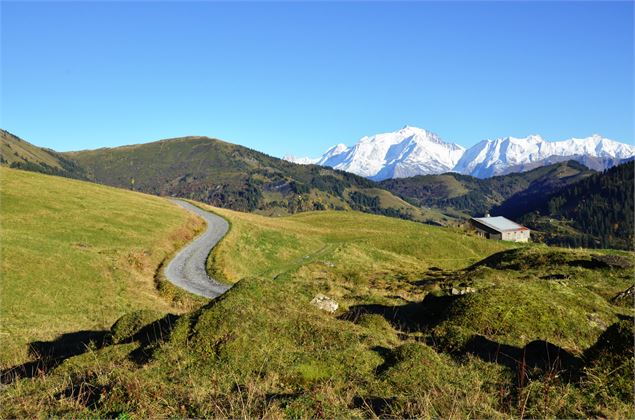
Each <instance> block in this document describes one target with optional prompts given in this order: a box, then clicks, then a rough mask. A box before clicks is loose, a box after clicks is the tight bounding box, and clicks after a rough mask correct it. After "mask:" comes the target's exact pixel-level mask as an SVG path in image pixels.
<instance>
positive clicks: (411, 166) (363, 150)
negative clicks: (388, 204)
mask: <svg viewBox="0 0 635 420" xmlns="http://www.w3.org/2000/svg"><path fill="white" fill-rule="evenodd" d="M633 156H635V147H633V146H631V145H628V144H624V143H619V142H616V141H614V140H610V139H607V138H605V137H603V136H601V135H599V134H594V135H592V136H590V137H585V138H571V139H568V140H562V141H555V142H551V141H547V140H545V139H543V138H542V137H541V136H539V135H537V134H532V135H530V136H527V137H512V136H509V137H501V138H496V139H488V140H483V141H481V142H479V143H477V144H476V145H474V146H472V147H471V148H469V149H467V150H465V148H463V147H462V146H459V145H457V144H453V143H447V142H445V141H444V140H442V139H441V138H440V137H439V136H438V135H436V134H435V133H432V132H430V131H427V130H425V129H423V128H418V127H412V126H408V125H406V126H404V127H402V128H401V129H399V130H397V131H394V132H390V133H381V134H376V135H374V136H364V137H362V138H361V139H360V140H359V141H358V142H357V143H356V144H355V145H354V146H352V147H347V146H346V145H344V144H338V145H335V146H333V147H331V148H330V149H328V150H327V151H326V153H324V155H322V156H321V157H319V158H315V159H310V158H293V157H285V159H287V160H290V161H292V162H296V163H316V164H318V165H323V166H330V167H333V168H335V169H341V170H344V171H348V172H353V173H355V174H358V175H361V176H365V177H368V178H371V179H374V180H382V179H386V178H404V177H409V176H415V175H425V174H438V173H443V172H450V171H453V172H459V173H461V174H466V175H472V176H476V177H479V178H486V177H490V176H494V175H502V174H505V173H509V172H521V171H525V170H529V169H533V168H535V167H538V166H542V165H546V164H550V163H555V162H560V161H564V160H569V159H574V160H577V161H578V162H580V163H582V164H584V165H586V166H588V167H590V168H592V169H596V170H601V169H606V168H608V167H610V166H613V165H615V164H618V163H620V162H622V161H623V160H625V159H630V158H633Z"/></svg>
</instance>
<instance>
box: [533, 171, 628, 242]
mask: <svg viewBox="0 0 635 420" xmlns="http://www.w3.org/2000/svg"><path fill="white" fill-rule="evenodd" d="M634 173H635V163H633V161H631V162H629V163H625V164H622V165H619V166H616V167H613V168H611V169H609V170H607V171H604V172H603V173H598V174H595V175H593V176H590V177H587V178H585V179H583V180H581V181H579V182H576V183H574V184H572V185H571V186H569V188H566V189H562V190H558V191H556V192H555V193H553V194H551V195H549V196H547V197H546V198H545V199H543V200H541V201H537V202H534V203H533V204H532V205H527V206H525V209H524V211H523V214H524V216H523V217H522V221H524V222H525V223H527V224H529V225H532V226H536V227H538V228H542V229H541V230H544V231H545V238H544V239H545V241H546V242H548V243H557V244H566V245H569V246H585V247H599V248H620V249H629V250H630V249H633V240H635V238H634V236H633V232H634V229H635V224H634V223H633V217H634V216H633V214H634V212H635V205H634V198H633V183H634V182H635V181H634V177H633V174H634ZM553 219H556V220H558V221H559V222H560V223H561V224H563V225H565V227H564V228H561V229H560V230H556V229H553V228H551V229H550V228H549V223H551V220H553Z"/></svg>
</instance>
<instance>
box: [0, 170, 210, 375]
mask: <svg viewBox="0 0 635 420" xmlns="http://www.w3.org/2000/svg"><path fill="white" fill-rule="evenodd" d="M0 181H1V183H0V206H1V210H2V221H1V223H2V232H1V247H2V248H1V255H2V258H1V266H0V273H1V276H2V284H1V289H0V295H1V296H2V301H1V303H2V305H1V319H2V327H1V328H2V329H1V331H0V334H1V335H2V343H3V345H2V350H1V352H0V365H4V366H6V365H8V364H15V363H16V362H17V361H20V360H23V359H24V358H26V357H27V355H26V351H27V349H26V343H28V342H30V341H33V340H50V339H52V338H53V337H55V336H56V335H57V334H60V333H63V332H72V331H76V330H81V329H102V328H104V327H107V326H110V325H111V324H112V322H113V321H114V320H115V319H117V317H119V316H121V314H122V313H124V312H126V311H130V310H133V309H137V308H155V309H161V310H164V311H165V310H168V309H170V308H169V307H168V306H167V304H165V303H164V302H163V301H162V300H160V299H159V298H158V295H157V293H156V290H155V288H154V284H153V276H154V271H155V269H156V267H157V265H158V264H159V263H160V262H161V260H162V259H163V258H164V257H165V256H166V254H168V253H169V252H172V250H173V249H175V247H176V246H177V245H178V244H180V243H182V242H183V241H185V240H187V239H188V238H190V237H191V236H192V234H193V232H194V231H195V230H196V229H200V228H201V222H200V221H198V220H197V219H194V218H192V217H191V216H189V215H188V213H186V212H184V211H183V210H181V209H180V208H178V207H177V206H175V205H173V204H172V203H170V202H169V201H167V200H165V199H162V198H158V197H152V196H148V195H144V194H138V193H133V192H129V191H123V190H119V189H114V188H110V187H104V186H99V185H95V184H90V183H86V182H81V181H73V180H68V179H64V178H58V177H51V176H46V175H41V174H36V173H31V172H24V171H18V170H13V169H6V168H0Z"/></svg>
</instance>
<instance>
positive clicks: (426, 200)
mask: <svg viewBox="0 0 635 420" xmlns="http://www.w3.org/2000/svg"><path fill="white" fill-rule="evenodd" d="M634 172H635V169H634V167H633V162H632V161H631V162H630V163H624V164H621V165H618V166H616V167H614V168H611V169H609V170H607V171H604V172H603V173H596V172H594V171H591V170H589V169H588V168H586V167H585V166H584V165H582V164H580V163H577V162H575V161H569V162H562V163H556V164H553V165H549V166H544V167H541V168H537V169H534V170H531V171H528V172H523V173H513V174H509V175H503V176H496V177H492V178H487V179H478V178H473V177H470V176H465V175H459V174H443V175H427V176H417V177H412V178H404V179H391V180H386V181H383V182H382V183H381V185H382V186H383V187H384V188H386V189H388V190H390V191H391V192H393V193H394V194H397V195H399V196H400V197H402V198H404V199H405V200H408V201H409V202H411V203H413V204H415V205H420V206H427V207H433V208H436V209H439V210H440V211H444V212H445V213H447V214H448V215H452V216H454V217H468V216H481V215H483V214H485V213H487V212H490V213H491V214H492V215H495V216H498V215H500V216H505V217H508V218H510V219H512V220H517V221H519V222H520V223H523V224H525V225H526V226H528V227H530V228H531V229H532V230H534V231H535V232H534V233H533V238H534V240H537V241H541V242H545V243H548V244H551V245H559V246H572V247H579V246H583V247H586V248H617V249H626V250H632V249H633V240H634V239H635V238H634V237H633V230H634V229H635V228H634V224H633V212H634V211H635V208H634V204H633V203H634V198H633V188H632V187H633V182H634V181H633V173H634Z"/></svg>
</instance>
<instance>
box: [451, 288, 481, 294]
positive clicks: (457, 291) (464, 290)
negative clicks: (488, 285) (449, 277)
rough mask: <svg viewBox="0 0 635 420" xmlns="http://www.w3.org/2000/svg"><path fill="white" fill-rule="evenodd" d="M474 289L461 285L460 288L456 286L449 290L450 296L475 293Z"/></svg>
mask: <svg viewBox="0 0 635 420" xmlns="http://www.w3.org/2000/svg"><path fill="white" fill-rule="evenodd" d="M475 292H476V289H475V288H473V287H462V288H456V287H453V288H452V290H451V291H450V294H451V295H452V296H459V295H466V294H468V293H475Z"/></svg>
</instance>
